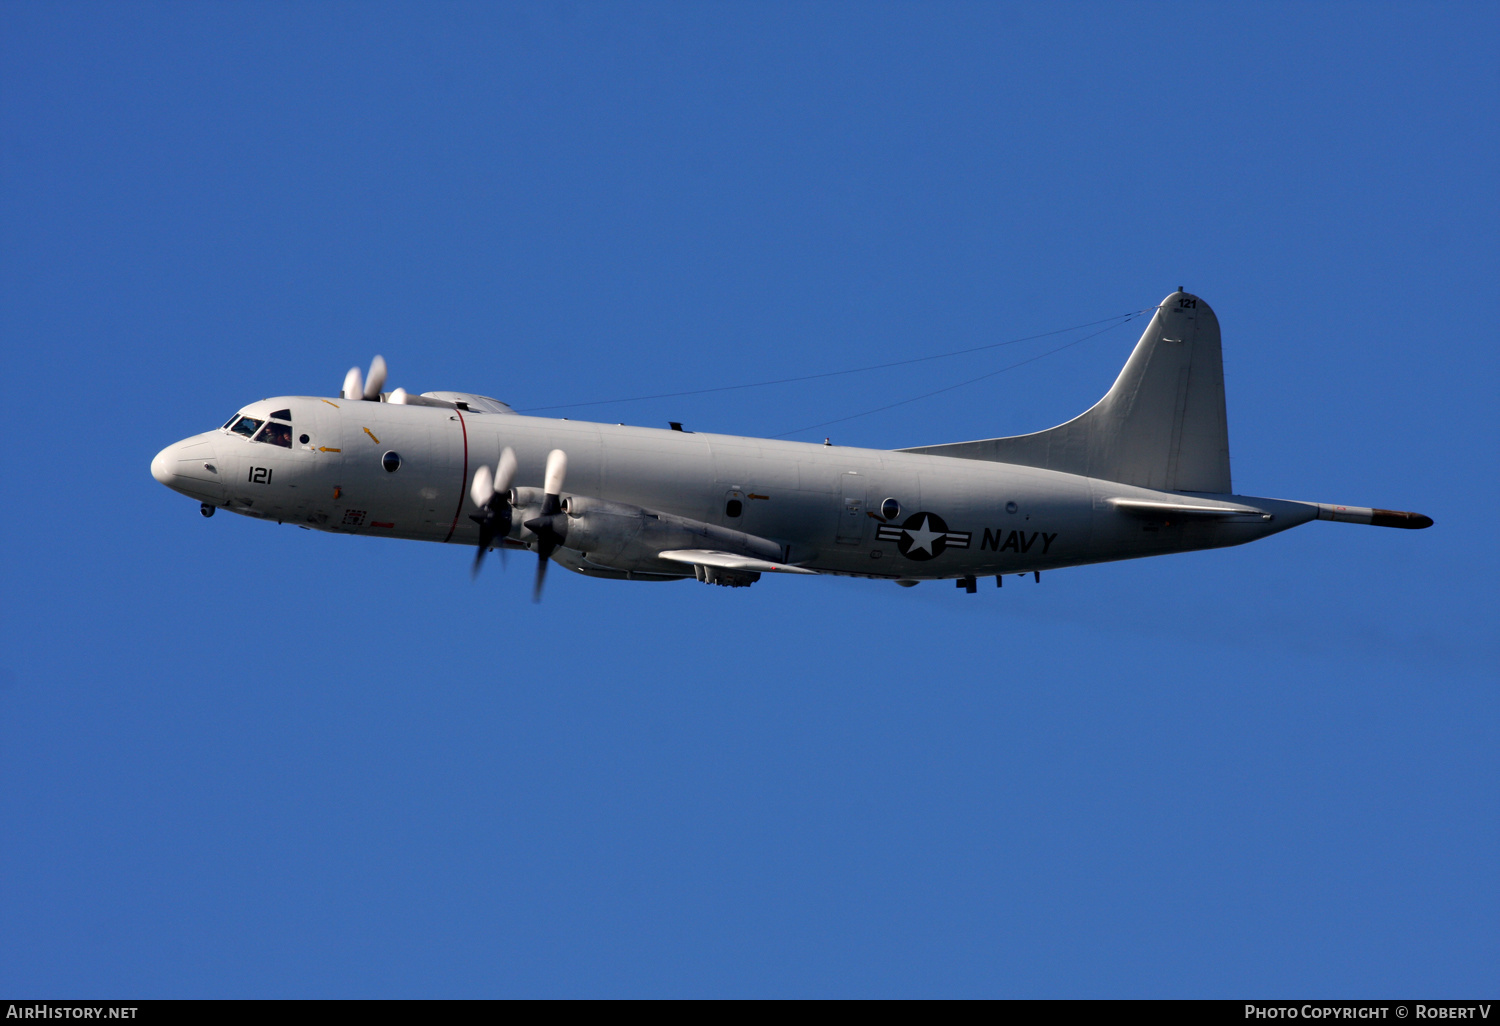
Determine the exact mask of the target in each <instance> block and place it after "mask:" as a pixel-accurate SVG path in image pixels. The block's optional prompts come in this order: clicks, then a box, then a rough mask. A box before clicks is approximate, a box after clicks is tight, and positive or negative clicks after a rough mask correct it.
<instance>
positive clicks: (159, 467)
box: [151, 445, 177, 488]
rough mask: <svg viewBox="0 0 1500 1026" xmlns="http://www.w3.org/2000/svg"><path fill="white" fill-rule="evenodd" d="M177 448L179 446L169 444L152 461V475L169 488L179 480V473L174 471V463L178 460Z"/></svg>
mask: <svg viewBox="0 0 1500 1026" xmlns="http://www.w3.org/2000/svg"><path fill="white" fill-rule="evenodd" d="M176 450H177V446H175V445H169V446H167V447H166V448H165V449H163V450H162V451H161V452H159V453H157V454H156V457H155V458H154V459H152V461H151V476H152V477H154V478H156V480H158V481H160V482H161V483H162V484H164V485H166V486H167V487H168V488H171V487H172V485H173V483H174V482H176V480H177V475H176V474H174V473H173V472H172V465H173V464H175V463H176V462H177V452H176Z"/></svg>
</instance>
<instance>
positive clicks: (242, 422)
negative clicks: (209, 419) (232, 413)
mask: <svg viewBox="0 0 1500 1026" xmlns="http://www.w3.org/2000/svg"><path fill="white" fill-rule="evenodd" d="M262 423H263V421H259V420H256V419H255V418H254V417H241V418H240V419H239V420H237V421H235V422H234V427H232V428H230V429H229V430H231V431H233V432H234V433H235V434H237V435H244V436H245V437H246V438H249V437H250V436H251V435H253V434H255V432H256V431H257V430H258V429H259V428H260V426H261V424H262Z"/></svg>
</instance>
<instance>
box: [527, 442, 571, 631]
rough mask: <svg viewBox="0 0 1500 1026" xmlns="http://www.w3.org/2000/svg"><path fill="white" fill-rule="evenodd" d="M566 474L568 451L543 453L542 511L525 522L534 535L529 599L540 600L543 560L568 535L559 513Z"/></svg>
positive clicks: (544, 578)
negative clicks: (533, 576) (533, 571)
mask: <svg viewBox="0 0 1500 1026" xmlns="http://www.w3.org/2000/svg"><path fill="white" fill-rule="evenodd" d="M567 475H568V454H567V453H565V452H563V451H562V450H561V449H553V450H552V451H551V452H549V453H548V454H547V475H546V477H545V478H544V479H543V482H544V484H543V487H542V491H543V493H544V494H543V496H542V512H541V515H540V516H537V517H533V518H532V519H530V520H528V521H526V529H527V530H528V531H530V532H531V533H532V534H534V535H536V554H537V557H538V562H537V565H536V584H534V585H533V586H532V590H531V601H533V602H540V601H541V600H542V585H543V584H545V583H546V581H547V563H548V562H549V561H550V560H551V559H552V553H554V552H556V551H557V547H558V546H559V545H561V544H562V543H563V541H564V540H566V539H567V537H568V516H567V514H566V513H564V512H562V488H563V479H564V478H566V477H567Z"/></svg>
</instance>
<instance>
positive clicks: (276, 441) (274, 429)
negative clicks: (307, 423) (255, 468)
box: [255, 420, 292, 449]
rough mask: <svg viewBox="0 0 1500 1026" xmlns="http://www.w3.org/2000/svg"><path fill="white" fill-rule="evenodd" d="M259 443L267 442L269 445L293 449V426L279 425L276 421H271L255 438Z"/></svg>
mask: <svg viewBox="0 0 1500 1026" xmlns="http://www.w3.org/2000/svg"><path fill="white" fill-rule="evenodd" d="M255 440H256V441H257V442H265V443H266V444H268V445H279V446H281V447H282V448H283V449H290V448H291V447H292V426H291V425H290V424H278V423H276V422H275V421H274V420H273V421H269V422H268V423H267V424H266V426H265V427H263V428H261V429H260V434H258V435H256V436H255Z"/></svg>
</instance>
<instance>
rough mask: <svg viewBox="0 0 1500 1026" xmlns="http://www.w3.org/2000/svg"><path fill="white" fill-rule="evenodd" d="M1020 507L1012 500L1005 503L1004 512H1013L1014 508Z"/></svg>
mask: <svg viewBox="0 0 1500 1026" xmlns="http://www.w3.org/2000/svg"><path fill="white" fill-rule="evenodd" d="M1020 508H1021V507H1020V506H1017V505H1016V504H1015V503H1014V502H1007V503H1006V504H1005V512H1007V513H1014V512H1015V511H1016V510H1018V509H1020Z"/></svg>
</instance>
